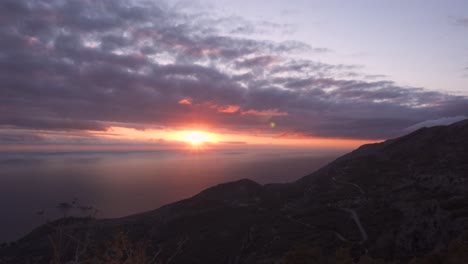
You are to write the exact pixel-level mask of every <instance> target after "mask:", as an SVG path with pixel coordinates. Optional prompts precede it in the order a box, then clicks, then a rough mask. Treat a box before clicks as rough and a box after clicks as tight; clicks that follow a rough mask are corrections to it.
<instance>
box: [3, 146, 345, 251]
mask: <svg viewBox="0 0 468 264" xmlns="http://www.w3.org/2000/svg"><path fill="white" fill-rule="evenodd" d="M341 153H342V152H323V151H313V150H311V151H305V150H252V149H250V150H239V149H235V150H211V151H206V152H203V153H189V152H184V151H152V152H41V153H39V152H29V153H28V152H22V153H8V152H0V209H1V210H2V213H1V217H0V242H5V241H12V240H15V239H18V238H19V237H21V236H22V235H24V234H25V233H27V232H28V231H30V230H31V229H32V228H33V227H35V226H37V225H39V224H42V223H44V222H45V221H46V220H47V219H49V220H50V219H54V218H57V217H58V216H59V212H58V211H57V209H56V208H55V206H56V205H57V204H58V203H60V202H66V201H72V200H73V199H77V200H78V202H79V204H81V205H87V206H88V205H89V206H94V207H96V208H98V209H99V213H98V215H97V217H98V218H108V217H121V216H125V215H129V214H133V213H137V212H142V211H147V210H152V209H156V208H158V207H160V206H161V205H164V204H167V203H170V202H174V201H177V200H180V199H183V198H187V197H190V196H192V195H194V194H196V193H198V192H200V191H201V190H203V189H205V188H207V187H210V186H212V185H215V184H218V183H222V182H227V181H232V180H237V179H241V178H249V179H252V180H255V181H257V182H259V183H272V182H287V181H293V180H296V179H298V178H300V177H302V176H304V175H307V174H309V173H311V172H313V171H314V170H316V169H318V168H319V167H321V166H322V165H324V164H326V163H327V162H329V161H331V160H333V159H334V158H335V157H336V156H338V155H339V154H341ZM42 210H44V214H43V215H42V216H41V215H38V214H37V213H36V212H38V211H42ZM71 214H73V215H77V216H79V215H80V214H82V213H80V212H72V213H71Z"/></svg>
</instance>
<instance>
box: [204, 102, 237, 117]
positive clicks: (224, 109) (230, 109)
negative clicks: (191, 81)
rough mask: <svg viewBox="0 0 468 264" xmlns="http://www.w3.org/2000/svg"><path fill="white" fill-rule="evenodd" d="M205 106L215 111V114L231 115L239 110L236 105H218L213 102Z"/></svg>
mask: <svg viewBox="0 0 468 264" xmlns="http://www.w3.org/2000/svg"><path fill="white" fill-rule="evenodd" d="M205 105H207V106H208V107H209V108H211V109H215V110H216V111H217V112H220V113H227V114H233V113H236V112H238V111H239V110H240V106H238V105H219V104H215V103H213V102H206V103H205Z"/></svg>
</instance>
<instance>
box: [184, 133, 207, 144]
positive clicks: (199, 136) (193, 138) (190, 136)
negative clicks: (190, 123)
mask: <svg viewBox="0 0 468 264" xmlns="http://www.w3.org/2000/svg"><path fill="white" fill-rule="evenodd" d="M184 140H185V141H187V142H189V143H190V144H192V145H200V144H202V143H203V142H207V141H209V136H208V134H207V133H205V132H200V131H188V132H186V133H185V135H184Z"/></svg>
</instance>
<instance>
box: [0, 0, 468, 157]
mask: <svg viewBox="0 0 468 264" xmlns="http://www.w3.org/2000/svg"><path fill="white" fill-rule="evenodd" d="M0 39H1V40H2V41H1V42H0V149H6V150H14V149H27V148H42V149H47V148H50V149H54V148H66V147H67V146H74V147H75V148H79V147H82V148H93V147H96V146H100V147H103V146H105V147H106V148H109V149H111V148H119V147H122V148H129V146H133V147H136V148H152V147H155V148H173V147H179V146H181V145H184V144H186V143H187V142H188V143H191V145H193V146H195V145H196V146H197V147H199V148H200V147H201V146H200V145H204V147H212V146H220V145H229V146H237V145H243V146H245V145H253V144H260V145H265V146H271V145H275V146H276V145H281V146H296V147H321V148H322V147H323V148H338V147H344V146H345V147H353V146H358V145H360V144H363V143H368V142H375V141H380V140H383V139H386V138H391V137H396V136H400V135H402V134H404V133H407V132H408V131H411V130H412V129H417V128H418V127H421V126H424V125H428V124H430V125H437V124H447V123H450V122H455V121H458V120H462V119H464V118H467V116H468V87H467V85H466V84H467V81H468V49H467V47H468V2H467V1H455V0H454V1H370V0H368V1H361V0H359V1H305V0H291V1H280V0H274V1H260V0H249V1H247V0H239V1H227V0H217V1H214V0H199V1H174V0H167V1H136V0H135V1H121V0H112V1H111V0H103V1H58V0H47V1H46V0H35V1H30V0H3V1H1V2H0Z"/></svg>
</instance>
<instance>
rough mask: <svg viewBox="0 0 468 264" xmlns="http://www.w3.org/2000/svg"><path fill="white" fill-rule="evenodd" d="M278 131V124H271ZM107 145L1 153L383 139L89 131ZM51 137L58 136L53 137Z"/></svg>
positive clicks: (345, 144) (342, 145)
mask: <svg viewBox="0 0 468 264" xmlns="http://www.w3.org/2000/svg"><path fill="white" fill-rule="evenodd" d="M271 126H272V128H274V123H272V124H271ZM88 133H89V135H91V136H92V137H94V138H97V139H99V140H101V141H103V142H106V143H105V144H67V143H63V144H61V143H57V144H47V145H40V144H38V145H4V146H0V150H28V149H31V150H54V149H56V150H66V149H71V150H100V149H102V150H145V149H148V150H150V149H158V148H185V147H189V148H190V147H191V146H192V147H194V146H196V147H197V148H222V147H226V148H227V147H246V146H259V147H261V146H263V147H293V148H324V149H325V148H326V149H353V148H356V147H359V146H360V145H363V144H368V143H375V142H379V141H381V140H365V139H341V138H319V137H310V136H303V135H300V134H292V133H280V132H278V133H271V134H261V133H259V134H255V133H249V134H246V133H232V132H212V131H209V130H206V129H203V128H200V127H195V128H187V129H181V130H176V129H144V130H139V129H134V128H128V127H119V126H113V127H110V128H109V129H108V130H107V131H88ZM49 137H52V138H53V137H55V135H51V136H49Z"/></svg>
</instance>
